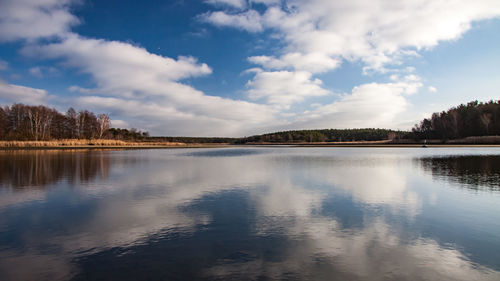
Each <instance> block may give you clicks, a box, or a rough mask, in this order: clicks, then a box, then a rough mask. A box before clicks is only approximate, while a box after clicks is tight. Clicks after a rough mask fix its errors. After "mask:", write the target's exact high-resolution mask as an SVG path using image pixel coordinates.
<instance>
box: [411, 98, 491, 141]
mask: <svg viewBox="0 0 500 281" xmlns="http://www.w3.org/2000/svg"><path fill="white" fill-rule="evenodd" d="M410 135H411V137H412V138H414V139H441V140H451V139H461V138H465V137H471V136H498V135H500V101H489V102H486V103H483V102H478V101H477V100H476V101H472V102H469V103H467V104H461V105H459V106H457V107H452V108H450V109H448V111H443V112H441V113H437V112H436V113H434V114H432V116H431V118H429V119H427V118H426V119H424V120H422V121H421V122H420V124H416V125H415V127H414V128H413V129H412V132H411V134H410Z"/></svg>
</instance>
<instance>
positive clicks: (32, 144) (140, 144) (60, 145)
mask: <svg viewBox="0 0 500 281" xmlns="http://www.w3.org/2000/svg"><path fill="white" fill-rule="evenodd" d="M229 146H297V147H403V148H404V147H423V146H425V147H465V146H470V147H474V146H477V147H500V142H498V137H496V138H493V137H470V138H465V139H460V140H451V141H442V140H428V141H426V142H425V145H424V142H423V141H414V140H381V141H346V142H253V143H246V144H234V143H183V142H168V141H156V142H155V141H153V142H152V141H122V140H105V139H98V140H81V139H80V140H78V139H66V140H51V141H0V149H75V148H88V149H92V148H94V149H122V148H129V149H130V148H137V149H144V148H220V147H229Z"/></svg>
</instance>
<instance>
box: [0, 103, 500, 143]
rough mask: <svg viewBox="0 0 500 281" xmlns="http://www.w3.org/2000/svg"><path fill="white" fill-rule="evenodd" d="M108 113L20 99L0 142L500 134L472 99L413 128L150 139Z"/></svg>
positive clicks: (491, 116)
mask: <svg viewBox="0 0 500 281" xmlns="http://www.w3.org/2000/svg"><path fill="white" fill-rule="evenodd" d="M110 126H111V120H110V118H109V116H108V115H107V114H97V115H96V114H95V113H93V112H91V111H88V110H80V111H76V110H75V109H73V108H69V109H68V110H67V112H65V113H64V114H63V113H60V112H59V111H57V110H56V109H54V108H49V107H47V106H43V105H38V106H30V105H24V104H20V103H16V104H13V105H11V106H3V107H0V140H54V139H117V140H140V141H166V142H183V143H230V144H251V143H302V142H306V143H314V142H350V141H381V140H415V141H421V140H424V139H426V140H442V141H446V140H456V139H462V138H466V137H479V136H500V101H493V100H491V101H489V102H478V101H472V102H469V103H467V104H461V105H459V106H456V107H452V108H450V109H448V110H447V111H442V112H439V113H438V112H436V113H434V114H432V116H431V117H430V118H425V119H424V120H422V121H421V122H420V123H418V124H416V125H415V126H414V128H413V129H412V130H411V131H398V130H391V129H381V128H354V129H318V130H290V131H282V132H274V133H268V134H262V135H255V136H250V137H242V138H225V137H158V136H156V137H151V136H149V133H148V132H141V131H139V130H136V129H134V128H132V129H120V128H111V127H110Z"/></svg>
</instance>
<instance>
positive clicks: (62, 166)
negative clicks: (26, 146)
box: [0, 150, 110, 188]
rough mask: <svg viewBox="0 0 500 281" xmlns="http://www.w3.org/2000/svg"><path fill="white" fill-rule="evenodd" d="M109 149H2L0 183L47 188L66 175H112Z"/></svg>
mask: <svg viewBox="0 0 500 281" xmlns="http://www.w3.org/2000/svg"><path fill="white" fill-rule="evenodd" d="M108 154H109V152H107V151H90V150H75V151H72V152H69V151H63V150H3V151H0V182H1V183H2V185H3V186H4V187H5V186H11V187H13V188H23V187H28V186H39V187H43V186H46V185H49V184H53V183H56V182H57V181H59V180H61V179H63V178H66V179H67V180H68V181H70V182H73V181H81V182H88V181H90V180H93V179H94V178H95V177H97V176H99V177H101V178H107V177H108V174H109V165H110V163H109V161H110V160H109V155H108Z"/></svg>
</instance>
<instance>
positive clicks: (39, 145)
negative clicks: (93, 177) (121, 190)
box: [0, 139, 226, 149]
mask: <svg viewBox="0 0 500 281" xmlns="http://www.w3.org/2000/svg"><path fill="white" fill-rule="evenodd" d="M225 145H226V144H210V143H208V144H205V143H204V144H199V143H181V142H148V141H122V140H105V139H97V140H82V139H65V140H50V141H0V149H19V148H30V149H45V148H48V149H53V148H61V149H64V148H71V149H73V148H194V147H221V146H225Z"/></svg>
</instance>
